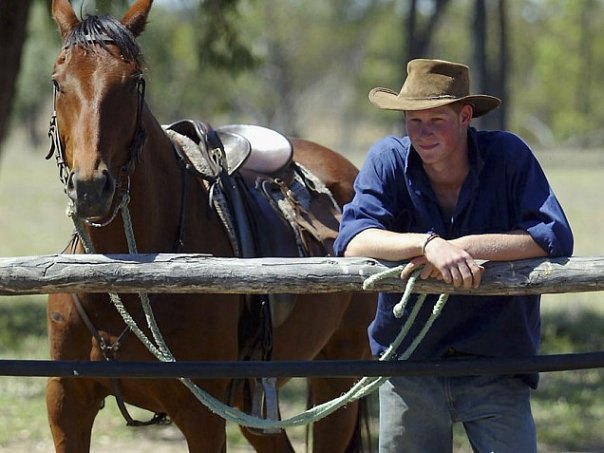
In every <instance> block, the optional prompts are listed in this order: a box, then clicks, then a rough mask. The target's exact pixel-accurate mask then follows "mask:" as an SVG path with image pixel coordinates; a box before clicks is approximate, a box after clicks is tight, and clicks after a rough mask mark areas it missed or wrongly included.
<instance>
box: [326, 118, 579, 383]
mask: <svg viewBox="0 0 604 453" xmlns="http://www.w3.org/2000/svg"><path fill="white" fill-rule="evenodd" d="M468 155H469V162H470V170H469V173H468V175H467V177H466V179H465V181H464V184H463V186H462V188H461V191H460V194H459V198H458V202H457V206H456V208H455V211H454V213H453V216H452V217H451V218H446V217H445V215H444V214H443V212H442V210H441V209H440V207H439V204H438V201H437V199H436V196H435V194H434V192H433V190H432V187H431V185H430V183H429V180H428V177H427V175H426V173H425V172H424V169H423V166H422V162H421V159H420V157H419V155H418V154H417V153H416V152H415V150H413V148H412V146H411V143H410V141H409V138H408V137H403V138H400V137H394V136H389V137H386V138H384V139H382V140H381V141H379V142H378V143H376V144H375V145H374V146H373V147H372V148H371V149H370V150H369V153H368V156H367V159H366V162H365V164H364V166H363V168H362V169H361V171H360V173H359V175H358V176H357V179H356V181H355V197H354V199H353V200H352V201H351V202H350V203H349V204H347V205H346V206H345V207H344V212H343V216H342V222H341V225H340V233H339V235H338V238H337V240H336V242H335V244H334V249H335V252H336V254H338V255H343V253H344V250H345V249H346V246H347V244H348V242H349V241H350V240H351V239H352V238H353V237H354V236H356V235H357V234H358V233H360V232H361V231H363V230H365V229H367V228H380V229H384V230H389V231H395V232H401V233H404V232H415V233H426V232H429V231H435V232H436V233H438V234H439V235H440V236H442V237H443V238H445V239H453V238H457V237H461V236H466V235H470V234H485V233H505V232H509V231H511V230H518V229H522V230H525V231H527V232H528V233H529V234H530V235H531V237H532V238H533V239H534V240H535V241H536V242H537V243H538V244H539V245H540V246H541V247H542V248H543V250H545V251H546V252H547V253H548V255H549V256H550V257H555V256H571V255H572V252H573V237H572V232H571V229H570V226H569V224H568V221H567V219H566V216H565V215H564V212H563V210H562V208H561V207H560V204H559V203H558V201H557V199H556V197H555V195H554V193H553V191H552V189H551V187H550V185H549V183H548V181H547V179H546V177H545V175H544V173H543V170H542V169H541V166H540V165H539V163H538V162H537V160H536V158H535V157H534V155H533V153H532V152H531V150H530V148H529V147H528V146H527V145H526V144H525V143H524V142H523V141H522V140H521V139H520V138H519V137H517V136H516V135H514V134H511V133H509V132H503V131H477V130H475V129H474V128H470V129H469V131H468ZM436 297H437V296H429V297H428V298H427V300H426V303H425V304H424V307H423V308H422V311H421V312H420V315H419V316H418V318H417V320H416V322H415V323H414V325H415V327H414V328H413V329H412V330H411V331H410V332H409V334H408V335H407V340H406V342H405V343H403V344H402V345H401V347H400V348H399V352H402V351H404V350H405V349H406V347H407V346H408V345H409V343H410V341H412V340H413V339H414V338H415V337H416V336H417V334H418V332H419V329H420V327H421V326H422V325H423V324H424V322H425V320H426V319H427V318H428V316H429V314H430V312H431V310H432V306H433V302H434V301H435V300H436ZM400 298H401V294H397V293H381V294H380V295H379V299H378V308H377V312H376V316H375V319H374V320H373V322H372V323H371V325H370V326H369V338H370V343H371V349H372V352H373V354H374V355H378V356H379V355H381V354H382V353H383V352H384V350H385V349H386V348H387V347H388V346H389V345H390V343H391V342H392V341H393V340H394V338H395V337H396V335H397V334H398V333H399V332H400V329H401V325H402V323H403V322H404V320H405V316H403V318H401V319H397V318H395V317H394V315H393V314H392V308H393V306H394V305H395V304H396V303H397V302H399V300H400ZM539 300H540V296H539V295H528V296H466V295H452V296H450V298H449V301H448V302H447V304H446V306H445V308H444V310H443V312H442V313H441V315H440V317H439V318H438V319H437V320H436V321H435V323H434V324H433V325H432V328H431V329H430V331H429V332H428V334H427V336H426V337H425V338H424V339H423V341H422V342H421V343H420V345H419V347H418V348H417V349H416V351H415V353H414V354H413V355H412V356H411V357H412V358H413V359H434V358H439V357H442V356H443V355H445V353H447V351H450V350H451V348H453V349H454V350H457V351H460V352H463V353H468V354H475V355H479V356H488V357H526V356H528V355H534V354H536V353H537V352H538V349H539V337H540V315H539ZM412 306H413V304H409V307H410V308H411V307H412ZM529 381H530V383H531V384H532V385H536V376H534V378H531V379H529Z"/></svg>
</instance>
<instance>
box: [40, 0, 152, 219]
mask: <svg viewBox="0 0 604 453" xmlns="http://www.w3.org/2000/svg"><path fill="white" fill-rule="evenodd" d="M151 3H152V0H138V1H137V2H136V3H135V4H134V5H133V6H132V7H131V8H130V9H129V11H128V12H127V13H126V14H125V15H124V17H123V18H122V20H121V21H119V20H117V19H114V18H113V17H110V16H101V17H97V16H89V17H87V18H86V19H84V20H79V19H78V18H77V16H76V14H75V13H74V11H73V8H72V6H71V5H70V3H69V1H68V0H53V2H52V15H53V18H54V20H55V22H56V23H57V25H58V27H59V31H60V33H61V35H62V37H63V39H64V45H63V48H62V49H61V52H60V53H59V56H58V58H57V60H56V63H55V66H54V71H53V76H52V79H53V84H54V96H55V98H54V105H55V115H56V116H53V121H52V123H51V131H50V134H51V136H52V147H51V153H52V151H53V149H54V151H55V152H56V153H57V161H58V162H59V165H60V167H61V174H62V179H63V183H64V184H65V191H66V193H67V195H68V196H69V198H70V199H71V201H72V203H73V209H74V211H75V214H76V215H77V216H78V217H80V218H81V219H84V220H87V221H98V220H100V219H103V218H105V217H107V216H108V215H110V214H111V209H112V206H113V209H114V211H115V210H116V209H117V208H116V206H117V205H119V203H120V202H121V200H120V196H121V197H122V198H126V196H127V191H128V185H129V178H130V173H131V172H132V171H133V168H134V163H135V160H136V158H137V155H138V153H139V152H140V150H141V148H142V146H143V143H144V140H145V134H144V130H143V127H142V113H143V104H144V101H143V97H144V79H143V77H142V55H141V52H140V49H139V47H138V44H137V43H136V40H135V39H136V37H137V36H138V35H139V34H140V33H142V31H143V29H144V27H145V24H146V21H147V15H148V13H149V9H150V8H151ZM118 194H119V196H118Z"/></svg>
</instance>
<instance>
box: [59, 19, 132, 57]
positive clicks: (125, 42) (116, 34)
mask: <svg viewBox="0 0 604 453" xmlns="http://www.w3.org/2000/svg"><path fill="white" fill-rule="evenodd" d="M108 43H111V44H115V45H116V46H117V47H118V48H119V49H120V52H121V54H122V56H123V57H124V58H125V59H126V60H127V61H136V62H137V63H138V64H139V65H142V62H143V54H142V52H141V50H140V47H139V45H138V43H137V42H136V38H135V37H134V35H133V34H132V33H131V32H130V30H128V29H127V28H126V27H124V26H123V25H122V23H121V22H120V21H119V20H117V19H116V18H114V17H113V16H109V15H103V16H87V17H86V18H85V19H84V20H82V21H81V22H80V23H79V24H78V25H76V26H75V27H74V28H73V29H72V30H71V33H70V34H69V36H68V37H67V39H66V40H65V43H64V45H65V47H71V46H80V47H82V48H84V49H87V50H91V49H93V48H94V47H93V46H94V45H95V44H100V45H101V46H102V47H103V48H107V44H108Z"/></svg>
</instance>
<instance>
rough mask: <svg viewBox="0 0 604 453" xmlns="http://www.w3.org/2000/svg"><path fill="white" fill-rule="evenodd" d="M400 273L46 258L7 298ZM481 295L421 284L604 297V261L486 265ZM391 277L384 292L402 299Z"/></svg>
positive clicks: (18, 268)
mask: <svg viewBox="0 0 604 453" xmlns="http://www.w3.org/2000/svg"><path fill="white" fill-rule="evenodd" d="M392 266H394V264H392V263H384V262H379V261H376V260H373V259H369V258H331V257H329V258H258V259H237V258H216V257H211V256H205V255H195V254H180V255H177V254H140V255H44V256H29V257H26V256H24V257H9V258H0V294H3V295H17V294H43V293H57V292H119V293H132V292H149V293H190V292H198V293H322V292H337V291H361V290H362V288H363V281H364V280H365V279H366V278H367V277H369V276H372V275H374V274H376V273H379V272H382V271H385V270H387V269H389V268H390V267H392ZM484 267H485V272H484V275H483V279H482V284H481V286H480V288H478V289H471V290H464V289H461V288H457V289H456V288H453V287H452V286H449V285H446V284H444V283H442V282H439V281H436V280H419V281H418V282H417V284H416V287H415V290H416V292H418V293H443V292H448V293H451V294H461V293H465V294H476V295H478V294H480V295H485V294H538V293H540V294H545V293H567V292H585V291H601V290H604V257H571V258H556V259H543V258H539V259H529V260H520V261H511V262H487V263H484ZM404 286H405V284H404V282H402V281H401V280H400V279H398V278H397V277H396V276H395V277H390V278H387V279H385V280H382V281H380V282H379V283H378V284H377V285H376V286H375V287H374V290H376V291H388V292H400V291H402V289H403V288H404Z"/></svg>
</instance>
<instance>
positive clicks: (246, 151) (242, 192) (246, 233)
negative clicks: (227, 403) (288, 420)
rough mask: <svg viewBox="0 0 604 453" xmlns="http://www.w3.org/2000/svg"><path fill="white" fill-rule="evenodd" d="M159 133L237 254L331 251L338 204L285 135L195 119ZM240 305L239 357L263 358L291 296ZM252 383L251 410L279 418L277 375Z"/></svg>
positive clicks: (261, 297)
mask: <svg viewBox="0 0 604 453" xmlns="http://www.w3.org/2000/svg"><path fill="white" fill-rule="evenodd" d="M165 130H166V133H167V134H168V135H169V136H170V138H171V139H172V141H173V143H174V144H175V149H176V151H177V154H178V155H179V157H180V158H181V159H183V160H184V161H185V162H186V164H187V166H188V168H190V169H191V171H192V172H193V173H194V174H195V175H196V176H197V177H198V178H199V179H200V180H201V181H202V183H203V184H204V185H205V186H206V187H207V188H209V189H210V193H211V194H212V195H211V202H212V205H213V207H214V209H215V210H216V212H217V213H218V215H219V217H220V218H221V219H222V222H223V224H224V226H225V229H226V231H227V233H228V234H229V238H230V241H231V245H232V247H233V250H234V251H235V255H236V256H238V257H243V258H251V257H268V256H271V257H295V256H312V255H325V256H329V255H333V248H332V246H333V241H334V240H335V237H336V235H337V232H338V225H339V220H340V215H341V213H340V208H339V206H338V204H337V203H336V202H335V200H334V199H333V197H332V195H331V193H330V192H329V190H328V189H327V188H326V187H325V185H324V184H323V183H322V182H321V181H320V180H319V179H318V178H317V177H316V176H314V175H313V174H312V173H311V172H310V171H308V170H307V169H305V168H304V167H302V166H301V165H299V164H297V163H296V162H294V161H293V147H292V144H291V142H290V141H289V140H288V139H287V137H285V136H283V135H282V134H280V133H278V132H276V131H274V130H271V129H268V128H265V127H261V126H253V125H227V126H223V127H220V128H217V129H212V128H211V127H210V126H209V125H208V124H206V123H203V122H199V121H194V120H183V121H179V122H177V123H173V124H171V125H169V126H166V127H165ZM245 305H246V309H245V313H244V315H243V316H242V317H241V320H240V327H239V337H240V350H241V351H242V355H241V357H240V359H241V360H269V359H270V356H271V352H272V329H273V327H278V326H279V325H281V324H282V323H283V322H285V320H286V319H287V318H288V316H289V315H290V313H291V311H292V310H293V308H294V306H295V296H294V295H288V294H270V295H251V296H246V304H245ZM248 385H250V384H249V382H248ZM253 387H254V390H253V391H252V392H251V393H252V396H251V406H252V413H253V414H255V415H262V414H263V413H264V414H265V415H266V417H267V418H269V419H275V420H276V419H278V417H279V415H278V402H277V390H276V379H275V378H262V379H258V380H257V381H256V382H255V383H253Z"/></svg>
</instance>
